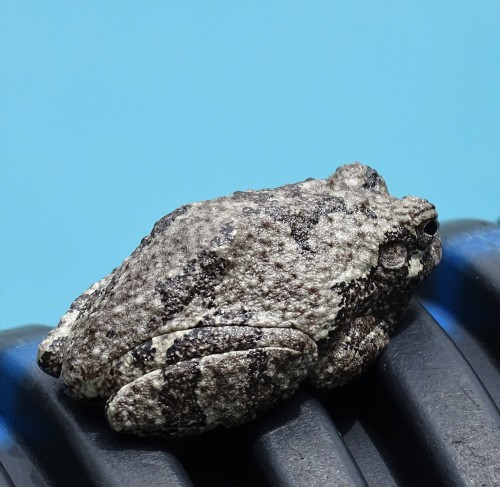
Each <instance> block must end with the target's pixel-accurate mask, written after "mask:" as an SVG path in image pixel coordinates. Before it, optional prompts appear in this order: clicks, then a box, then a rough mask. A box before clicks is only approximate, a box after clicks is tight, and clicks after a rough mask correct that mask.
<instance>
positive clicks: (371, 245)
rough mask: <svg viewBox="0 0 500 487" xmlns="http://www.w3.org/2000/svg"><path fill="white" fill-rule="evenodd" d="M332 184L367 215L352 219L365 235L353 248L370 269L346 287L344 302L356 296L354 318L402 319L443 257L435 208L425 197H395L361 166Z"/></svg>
mask: <svg viewBox="0 0 500 487" xmlns="http://www.w3.org/2000/svg"><path fill="white" fill-rule="evenodd" d="M329 184H330V187H331V188H332V189H333V191H335V192H340V193H343V194H345V195H348V196H346V198H349V201H350V207H351V208H354V209H355V211H356V212H357V214H358V215H359V214H360V213H362V214H363V218H361V215H360V216H357V217H352V220H353V222H354V225H355V226H357V228H356V229H355V230H354V233H355V232H358V233H357V235H361V236H360V237H358V241H355V242H354V244H353V245H354V246H355V247H356V250H357V255H358V256H359V255H362V256H364V255H367V256H368V257H366V259H367V260H369V265H366V266H365V267H364V269H365V273H364V275H363V276H361V278H358V279H356V280H355V281H352V282H350V283H349V284H348V285H347V286H346V285H344V289H342V294H343V295H344V297H345V298H344V299H349V297H348V296H350V295H351V296H355V298H353V301H354V300H355V301H356V304H357V306H353V308H357V309H356V310H354V309H351V313H349V315H350V318H352V317H353V316H354V317H355V316H360V315H364V314H366V313H368V314H372V313H373V314H377V315H379V316H388V315H394V316H395V317H396V316H397V317H399V316H400V315H401V313H402V311H403V310H404V309H405V307H406V305H407V303H408V301H409V299H410V297H411V295H412V293H413V292H414V290H415V288H416V286H417V285H418V284H419V283H420V282H421V281H422V280H423V279H424V278H425V277H426V276H427V275H429V273H430V272H431V271H432V270H433V269H434V268H435V267H436V266H437V265H438V264H439V261H440V259H441V239H440V236H439V232H438V229H439V224H438V220H437V212H436V208H435V207H434V205H433V204H431V203H429V202H428V201H427V200H425V199H422V198H417V197H414V196H406V197H404V198H401V199H398V198H395V197H393V196H391V195H390V194H389V192H388V190H387V185H386V183H385V181H384V180H383V178H382V177H381V176H380V175H379V174H378V173H377V171H375V170H374V169H372V168H370V167H368V166H364V165H362V164H359V163H355V164H349V165H346V166H342V167H341V168H339V169H338V170H337V171H336V173H335V174H333V175H332V176H331V177H330V178H329ZM352 240H355V239H352ZM346 297H347V298H346ZM395 319H396V318H395Z"/></svg>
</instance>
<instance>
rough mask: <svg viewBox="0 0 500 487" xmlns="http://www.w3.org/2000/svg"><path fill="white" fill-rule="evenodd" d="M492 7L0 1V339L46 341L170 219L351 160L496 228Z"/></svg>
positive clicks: (449, 213)
mask: <svg viewBox="0 0 500 487" xmlns="http://www.w3.org/2000/svg"><path fill="white" fill-rule="evenodd" d="M499 6H500V3H498V2H497V1H461V2H457V1H452V2H445V1H436V2H427V1H414V2H408V1H394V2H376V1H374V2H362V1H347V2H340V1H337V2H334V1H331V2H311V1H307V2H306V1H304V2H291V1H289V2H287V1H280V2H269V1H266V2H264V1H256V2H243V1H239V2H234V1H229V2H214V1H202V2H196V1H189V2H187V1H184V2H168V1H163V2H161V1H137V2H126V1H123V0H120V1H117V2H114V1H110V0H108V1H85V2H83V1H81V2H78V1H71V2H70V1H62V2H60V1H5V0H4V1H2V2H1V7H0V8H1V11H0V18H1V21H0V22H1V25H0V32H1V34H0V35H1V39H0V40H1V43H0V49H1V61H0V62H1V72H0V89H1V140H0V150H1V153H0V157H1V159H0V160H1V212H2V213H1V303H0V304H1V319H0V327H3V328H5V327H13V326H18V325H21V324H25V323H47V324H55V323H56V322H57V320H58V318H59V316H60V315H61V314H62V313H63V312H64V311H65V310H66V309H67V307H68V305H69V304H70V302H71V301H72V299H73V298H75V297H76V296H77V295H78V294H79V293H80V292H81V291H83V290H84V289H85V288H86V287H87V286H88V285H90V284H91V283H93V282H94V281H96V280H98V279H100V278H101V277H102V276H104V275H105V274H107V273H108V272H109V271H110V270H111V269H112V268H113V267H115V266H116V265H118V264H119V263H120V262H121V261H122V260H123V259H124V258H125V257H126V256H127V255H129V253H130V252H131V251H132V250H133V249H134V248H135V246H136V245H137V244H138V242H139V241H140V239H141V238H142V237H143V236H144V235H145V234H147V233H148V232H149V230H150V229H151V227H152V225H153V223H154V222H155V221H156V220H157V219H159V218H160V217H161V216H162V215H164V214H166V213H168V212H169V211H171V210H173V209H175V208H176V207H178V206H180V205H181V204H183V203H187V202H192V201H197V200H202V199H208V198H212V197H215V196H221V195H224V194H228V193H231V192H233V191H235V190H244V189H248V188H254V189H258V188H263V187H273V186H277V185H281V184H284V183H289V182H296V181H299V180H303V179H305V178H307V177H319V178H323V177H326V176H328V175H329V174H330V173H332V172H333V171H334V169H335V168H336V166H338V165H340V164H342V163H345V162H352V161H355V160H359V161H362V162H364V163H368V164H370V165H373V166H374V167H375V168H377V169H378V170H379V172H380V173H381V174H382V175H383V176H385V178H386V180H387V182H388V184H389V188H390V190H391V191H392V192H393V193H394V194H395V195H397V196H403V195H405V194H415V195H418V196H422V197H426V198H428V199H429V200H431V201H432V202H434V203H435V204H436V206H437V207H438V209H439V211H440V214H441V217H442V219H452V218H459V217H477V218H484V219H496V218H498V216H499V214H500V210H499V196H498V194H499V187H500V176H499V155H500V154H499V131H500V126H499V124H500V122H499V119H500V117H499V114H500V109H499V103H500V102H499V86H500V76H499V59H500V47H499V39H500V20H499V19H500V7H499Z"/></svg>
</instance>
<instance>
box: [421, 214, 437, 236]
mask: <svg viewBox="0 0 500 487" xmlns="http://www.w3.org/2000/svg"><path fill="white" fill-rule="evenodd" d="M438 228H439V223H438V222H437V220H436V219H434V218H433V219H432V220H427V221H426V222H424V223H423V227H422V230H423V232H424V233H426V234H427V235H429V237H434V235H436V233H437V231H438Z"/></svg>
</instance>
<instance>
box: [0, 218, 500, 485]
mask: <svg viewBox="0 0 500 487" xmlns="http://www.w3.org/2000/svg"><path fill="white" fill-rule="evenodd" d="M441 233H442V235H443V241H444V255H443V261H442V264H441V265H440V266H439V268H438V269H437V271H436V272H435V273H434V274H433V276H432V277H431V278H430V279H429V280H428V281H427V282H426V284H425V286H424V287H423V288H422V290H421V292H420V295H419V296H418V300H417V299H415V300H414V301H413V302H412V304H411V306H410V308H409V310H408V312H407V313H406V315H405V317H404V319H403V321H402V323H401V324H400V326H399V327H398V329H397V331H396V333H395V335H394V336H393V338H392V340H391V342H390V344H389V346H388V348H387V350H386V351H385V352H384V353H383V354H382V356H381V357H380V359H379V360H378V361H377V362H376V364H375V365H374V366H373V367H372V368H371V369H370V371H369V372H368V373H367V374H365V375H364V376H363V377H361V378H359V379H358V380H357V381H355V382H353V383H352V384H350V385H348V386H346V387H344V388H342V389H341V390H338V391H335V392H328V393H318V392H317V391H315V390H312V389H308V388H303V389H302V390H301V391H300V392H299V394H297V395H296V396H295V397H294V398H293V399H292V400H291V401H289V402H287V403H286V404H283V405H282V406H280V407H278V408H277V409H275V410H274V411H272V412H270V413H269V414H267V415H265V416H264V417H262V418H260V419H259V420H257V421H255V422H253V423H250V424H249V425H246V426H244V427H239V428H235V429H232V430H228V431H224V432H216V433H211V434H207V435H204V436H200V437H195V438H188V439H184V440H176V441H163V440H147V439H135V438H130V437H126V436H122V435H119V434H117V433H115V432H113V431H112V430H111V429H110V428H109V427H108V426H107V425H106V423H105V421H104V418H103V412H102V410H100V409H91V408H88V407H85V406H82V405H79V404H76V403H74V402H73V401H71V400H70V399H69V398H67V397H66V396H65V394H64V393H63V391H62V390H61V388H60V385H59V383H58V381H57V380H55V379H53V378H51V377H49V376H47V375H45V374H43V373H42V372H40V371H39V370H38V368H37V367H36V364H35V355H36V347H37V345H38V343H39V341H40V340H41V339H42V338H43V337H44V336H45V335H46V333H47V331H48V330H49V328H48V327H44V326H28V327H21V328H18V329H15V330H12V331H7V332H2V333H0V391H1V395H0V485H6V486H17V487H31V486H39V487H43V486H56V487H59V486H70V485H71V486H73V485H74V486H103V487H107V486H129V485H130V486H135V485H138V486H142V485H146V486H153V485H154V486H188V485H195V486H214V487H224V486H261V485H262V486H266V485H271V486H304V487H306V486H307V487H309V486H351V485H352V486H370V487H379V486H415V487H416V486H441V485H442V486H500V414H499V401H500V373H499V362H500V335H499V331H500V227H499V225H496V224H492V223H487V222H479V221H460V222H452V223H450V224H446V225H443V228H442V231H441Z"/></svg>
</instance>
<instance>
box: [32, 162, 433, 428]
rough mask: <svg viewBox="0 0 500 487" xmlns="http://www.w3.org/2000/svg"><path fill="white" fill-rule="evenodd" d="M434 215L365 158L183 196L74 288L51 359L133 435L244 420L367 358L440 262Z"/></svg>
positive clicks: (45, 362) (338, 377)
mask: <svg viewBox="0 0 500 487" xmlns="http://www.w3.org/2000/svg"><path fill="white" fill-rule="evenodd" d="M437 218H438V217H437V212H436V208H435V206H434V205H433V204H431V203H430V202H428V201H427V200H425V199H422V198H418V197H414V196H405V197H403V198H397V197H395V196H392V195H390V194H389V192H388V189H387V185H386V182H385V180H384V179H383V178H382V176H380V175H379V173H378V172H377V171H376V170H375V169H373V168H372V167H370V166H366V165H363V164H361V163H357V162H356V163H352V164H346V165H343V166H340V167H339V168H337V169H336V171H335V172H334V173H333V174H332V175H331V176H329V177H327V178H326V179H314V178H308V179H306V180H304V181H302V182H298V183H293V184H286V185H283V186H280V187H277V188H274V189H260V190H247V191H236V192H234V193H232V194H231V195H229V196H224V197H220V198H215V199H211V200H206V201H201V202H197V203H192V204H187V205H184V206H181V207H179V208H178V209H176V210H175V211H173V212H171V213H169V214H168V215H166V216H164V217H163V218H161V219H160V220H159V221H157V222H156V223H155V225H154V226H153V229H152V231H151V233H150V234H149V235H147V236H146V237H144V238H143V239H142V240H141V241H140V244H139V245H138V247H137V248H136V249H135V250H134V251H133V252H132V254H131V255H130V256H129V257H127V258H126V259H125V260H124V261H123V263H122V264H121V265H120V266H118V267H117V268H115V269H114V270H113V271H112V272H111V273H110V274H109V275H107V276H106V277H104V278H103V279H101V280H100V281H98V282H97V283H95V284H94V285H92V286H91V287H90V288H89V289H87V290H86V291H85V292H83V294H81V295H80V296H79V297H78V298H76V300H75V301H74V302H73V303H72V304H71V306H70V308H69V310H68V311H67V313H66V314H64V316H63V317H62V318H61V320H60V322H59V323H58V325H57V326H56V328H54V329H53V330H52V331H50V333H49V334H48V336H47V338H46V339H45V340H43V341H42V343H41V344H40V345H39V348H38V355H37V362H38V365H39V367H40V368H41V369H42V370H43V371H44V372H46V373H48V374H50V375H52V376H53V377H56V378H58V379H60V381H61V383H62V387H63V389H64V391H65V392H66V393H67V394H68V395H69V396H70V397H71V398H73V399H74V400H77V401H82V402H86V403H90V404H94V405H97V406H99V407H102V408H103V410H104V414H105V417H106V420H107V422H108V423H109V425H110V426H111V427H112V428H113V429H114V430H115V431H117V432H120V433H126V434H132V435H138V436H146V437H148V436H160V437H180V436H190V435H197V434H201V433H204V432H206V431H210V430H214V429H222V428H228V427H232V426H236V425H240V424H243V423H247V422H249V421H251V420H253V419H255V418H256V417H257V416H259V415H261V414H263V413H265V412H266V411H268V410H270V409H272V408H274V407H278V405H279V404H280V403H282V402H283V401H285V400H286V399H287V398H289V397H290V396H292V395H293V394H294V393H295V392H296V391H297V389H298V388H299V387H300V386H301V385H302V384H309V385H310V386H312V387H315V388H317V389H326V390H328V389H335V388H339V387H341V386H343V385H345V384H346V383H348V382H349V381H351V380H353V379H354V378H355V377H357V376H359V375H360V374H361V373H363V372H364V371H366V370H367V369H368V368H369V366H370V365H371V364H372V363H373V362H374V361H375V360H376V358H377V357H378V356H379V355H380V353H381V352H382V351H383V350H384V348H385V347H386V346H387V344H388V342H389V338H390V336H391V334H392V333H393V331H394V330H395V328H396V326H397V324H398V323H399V321H400V320H401V318H402V316H403V314H404V312H405V310H406V308H407V306H408V303H409V300H410V298H411V297H412V295H413V293H414V291H415V289H416V288H417V286H418V285H419V283H420V282H421V281H422V280H423V279H424V278H425V277H427V276H428V275H429V274H430V273H431V272H432V270H433V269H434V268H435V267H436V266H437V265H438V263H439V261H440V259H441V239H440V236H439V231H438V228H439V223H438V219H437Z"/></svg>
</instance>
